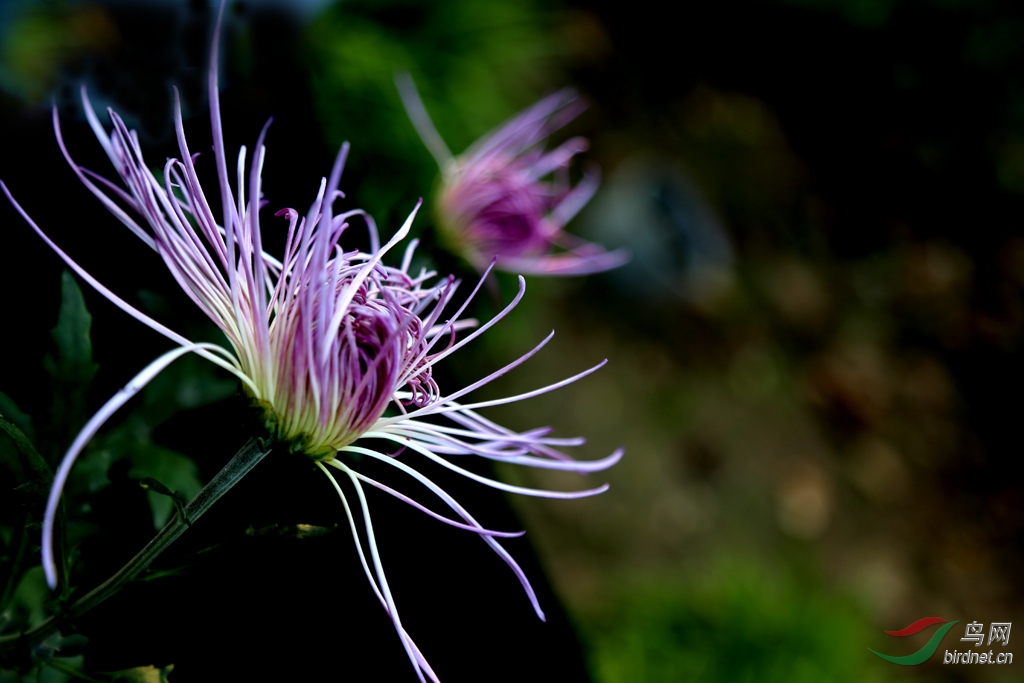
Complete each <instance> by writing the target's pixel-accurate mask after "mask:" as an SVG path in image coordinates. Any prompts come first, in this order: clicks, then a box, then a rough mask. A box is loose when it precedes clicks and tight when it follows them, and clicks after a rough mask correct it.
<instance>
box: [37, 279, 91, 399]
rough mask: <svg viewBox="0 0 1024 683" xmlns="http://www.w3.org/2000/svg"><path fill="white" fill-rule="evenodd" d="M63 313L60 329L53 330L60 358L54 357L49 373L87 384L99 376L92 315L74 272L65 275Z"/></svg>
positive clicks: (62, 289) (60, 314)
mask: <svg viewBox="0 0 1024 683" xmlns="http://www.w3.org/2000/svg"><path fill="white" fill-rule="evenodd" d="M60 285H61V292H60V312H59V313H58V315H57V326H56V327H54V328H53V329H52V330H50V336H51V337H52V338H53V342H54V344H55V345H56V355H55V356H52V357H50V359H49V362H48V363H47V365H48V367H47V370H48V371H49V372H50V374H51V375H53V376H54V378H55V379H60V380H64V381H69V382H74V383H76V384H87V383H88V382H89V381H91V380H92V378H93V375H95V374H96V368H97V365H96V364H95V363H93V362H92V341H91V339H90V338H89V328H90V327H91V326H92V315H90V313H89V310H88V309H87V308H86V307H85V298H84V297H83V296H82V290H81V289H79V288H78V283H76V282H75V278H74V277H72V275H71V273H69V272H68V271H66V270H65V271H64V272H63V273H61V281H60Z"/></svg>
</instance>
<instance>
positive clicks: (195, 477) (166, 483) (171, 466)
mask: <svg viewBox="0 0 1024 683" xmlns="http://www.w3.org/2000/svg"><path fill="white" fill-rule="evenodd" d="M131 461H132V468H131V469H130V470H129V471H128V476H129V477H132V478H134V479H143V478H150V479H155V480H157V481H158V482H161V484H162V485H163V487H164V488H165V489H169V490H171V491H176V492H177V493H178V494H179V495H180V496H181V498H182V499H183V500H185V501H189V500H192V499H193V498H194V497H195V496H196V494H197V493H199V491H200V490H201V489H202V488H203V484H202V482H201V481H199V468H198V467H197V466H196V464H195V462H194V461H193V460H192V458H189V457H188V456H186V455H182V454H181V453H178V452H176V451H172V450H170V449H168V448H161V447H160V446H148V447H145V448H141V449H139V450H137V451H135V452H133V453H132V454H131ZM146 497H147V498H148V499H149V507H150V510H151V511H152V512H153V526H154V527H156V528H157V529H162V528H163V527H164V525H165V524H167V521H168V520H169V519H170V518H171V515H172V514H173V513H174V502H173V501H172V500H171V499H170V498H168V497H167V496H166V495H161V494H159V493H157V492H156V491H153V490H150V491H147V492H146Z"/></svg>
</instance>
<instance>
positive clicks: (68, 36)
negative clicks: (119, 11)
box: [0, 2, 119, 103]
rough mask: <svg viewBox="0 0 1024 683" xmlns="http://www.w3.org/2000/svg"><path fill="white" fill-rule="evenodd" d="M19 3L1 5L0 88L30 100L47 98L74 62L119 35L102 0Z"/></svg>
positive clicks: (100, 49) (98, 49)
mask: <svg viewBox="0 0 1024 683" xmlns="http://www.w3.org/2000/svg"><path fill="white" fill-rule="evenodd" d="M18 5H19V3H15V2H11V3H10V5H9V6H8V7H6V8H3V9H0V89H3V90H6V91H7V92H8V93H11V94H13V95H16V96H18V97H19V98H21V99H24V100H26V101H28V102H32V103H40V102H42V101H44V100H45V99H46V98H47V97H48V95H49V94H50V90H51V89H52V88H53V86H54V85H55V84H56V83H57V82H58V78H59V76H60V71H61V69H62V68H64V67H65V65H66V64H67V63H68V62H72V61H74V60H76V59H79V58H81V57H82V56H83V55H85V54H88V53H95V52H97V51H103V50H107V49H109V48H110V47H111V46H112V45H114V44H116V43H117V41H118V39H119V36H118V33H117V28H116V26H115V24H114V22H113V21H112V19H111V17H110V15H109V13H108V12H106V11H105V10H104V9H103V8H102V7H100V6H98V5H96V4H93V3H63V2H50V3H45V4H35V5H27V6H25V5H23V6H22V7H20V8H19V7H18ZM17 9H23V10H24V11H20V12H19V11H17ZM5 15H8V16H6V17H5ZM12 15H13V16H12ZM5 18H7V19H10V20H9V21H3V20H4V19H5Z"/></svg>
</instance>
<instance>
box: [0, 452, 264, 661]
mask: <svg viewBox="0 0 1024 683" xmlns="http://www.w3.org/2000/svg"><path fill="white" fill-rule="evenodd" d="M270 450H271V449H270V446H268V445H266V444H265V443H264V442H263V441H262V440H260V439H255V438H253V439H249V440H248V441H247V442H246V443H245V445H244V446H242V448H241V449H239V451H238V453H236V454H235V457H233V458H231V460H230V461H229V462H228V464H227V465H225V466H224V469H222V470H221V471H220V472H218V473H217V474H216V475H215V476H214V477H213V479H211V480H210V483H208V484H207V485H206V486H204V487H203V490H202V491H200V492H199V494H198V495H197V496H196V497H195V498H193V499H192V502H191V503H189V504H188V505H186V506H185V508H184V510H183V512H184V515H182V514H181V512H179V513H176V514H175V515H174V517H173V518H172V519H171V521H169V522H168V523H167V525H166V526H165V527H164V528H163V529H161V530H160V531H159V532H158V533H157V535H156V536H154V537H153V540H151V541H150V542H149V543H147V544H146V546H145V547H144V548H143V549H142V550H140V551H139V553H138V554H137V555H136V556H135V557H133V558H132V559H131V560H129V561H128V563H127V564H126V565H124V566H123V567H121V569H120V570H118V572H117V573H116V574H114V575H113V576H111V577H110V578H109V579H107V580H106V581H104V582H103V583H101V584H100V585H99V586H97V587H96V588H94V589H92V590H91V591H89V592H88V593H86V594H85V595H83V596H82V597H81V598H79V599H78V600H76V601H74V602H73V603H71V605H70V606H68V608H67V609H66V610H64V611H63V612H62V613H61V614H59V615H55V616H52V617H50V618H49V619H47V620H46V621H44V622H43V623H41V624H39V625H38V626H36V627H35V628H32V629H29V630H28V631H23V632H21V633H15V634H11V635H9V636H2V637H0V650H6V649H10V648H12V647H16V646H19V645H23V644H25V645H34V644H35V643H38V642H39V641H41V640H43V639H45V638H46V637H47V636H49V635H50V634H51V633H53V632H54V631H56V630H57V628H58V627H59V626H60V623H61V622H63V621H66V620H69V619H74V618H76V617H80V616H82V615H83V614H85V613H86V612H88V611H89V610H90V609H92V608H93V607H95V606H96V605H98V604H100V603H101V602H103V601H104V600H106V599H107V598H109V597H110V596H111V595H113V594H114V593H116V592H117V591H119V590H121V588H123V587H124V586H125V585H126V584H128V583H129V582H131V581H132V580H133V579H134V578H135V577H137V576H138V575H139V574H140V573H141V572H142V571H144V570H145V569H146V567H148V566H149V565H150V564H151V563H152V562H153V560H155V559H156V558H157V557H158V556H159V555H160V553H162V552H163V551H164V550H166V549H167V548H168V547H169V546H170V545H171V544H172V543H174V541H175V540H176V539H177V538H178V537H179V536H181V535H182V534H183V533H185V530H186V529H188V528H189V527H190V526H192V523H193V522H195V521H196V520H197V519H199V518H200V517H201V516H202V515H203V513H204V512H206V511H207V510H209V509H210V506H212V505H213V504H214V503H216V502H217V500H219V499H220V497H221V496H223V495H224V494H225V493H227V492H228V491H229V490H230V489H231V487H233V486H234V485H235V484H237V483H238V481H239V480H240V479H241V478H242V477H244V476H245V475H246V474H247V473H248V472H249V470H251V469H252V468H253V467H255V466H256V464H257V463H258V462H260V461H261V460H262V459H263V458H264V457H266V455H267V454H268V453H270Z"/></svg>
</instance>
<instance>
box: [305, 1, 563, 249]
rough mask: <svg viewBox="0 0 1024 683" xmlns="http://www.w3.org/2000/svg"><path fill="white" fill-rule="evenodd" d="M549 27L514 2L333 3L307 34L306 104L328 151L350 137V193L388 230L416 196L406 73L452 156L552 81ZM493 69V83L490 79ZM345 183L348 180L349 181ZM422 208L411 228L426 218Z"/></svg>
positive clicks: (420, 150) (422, 163)
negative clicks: (309, 100)
mask: <svg viewBox="0 0 1024 683" xmlns="http://www.w3.org/2000/svg"><path fill="white" fill-rule="evenodd" d="M552 30H553V22H552V19H551V17H550V15H548V14H547V13H544V12H541V11H540V10H539V6H538V5H537V3H535V2H532V1H530V2H520V1H516V0H494V1H493V2H480V1H479V0H442V1H441V2H434V3H420V2H411V1H409V0H386V1H385V2H377V1H372V0H344V1H343V2H338V3H335V4H334V5H333V6H332V7H331V8H330V9H329V10H327V11H326V12H324V14H323V15H322V16H320V17H319V18H317V19H316V21H315V22H314V23H313V24H312V25H311V26H310V27H309V28H308V29H307V33H306V35H307V41H306V42H305V44H304V46H305V48H306V51H307V55H306V59H307V64H308V69H309V74H310V79H311V86H312V93H313V97H314V103H315V106H316V108H317V112H318V114H319V117H320V120H321V122H322V125H323V127H324V130H325V134H326V137H327V139H328V141H329V142H330V143H332V144H333V145H334V146H335V147H337V146H340V144H341V142H342V141H344V140H350V141H351V142H352V152H351V154H350V156H349V159H350V161H349V167H350V168H351V169H352V170H353V172H354V174H355V175H356V177H358V178H359V179H360V180H361V182H360V183H359V185H358V188H357V189H354V191H353V192H351V194H352V196H354V197H355V198H356V199H357V204H358V206H361V207H363V208H364V209H366V210H367V211H369V212H370V214H371V215H373V216H374V217H375V218H376V219H377V220H378V222H379V224H380V225H381V226H382V228H383V232H384V234H389V233H390V232H392V231H393V230H394V229H395V228H396V227H397V226H398V225H400V224H401V221H402V220H404V219H405V216H406V215H407V214H408V213H409V211H411V210H412V207H413V206H414V204H415V201H416V198H417V197H423V196H425V195H426V194H427V191H428V190H429V189H430V188H431V187H432V185H433V182H434V180H435V178H436V176H437V172H438V169H437V165H436V163H435V162H434V160H433V158H432V157H431V156H430V154H429V153H428V152H427V150H426V148H425V147H424V146H423V143H422V142H421V141H420V139H419V137H418V136H417V134H416V132H415V130H414V129H413V127H412V124H411V123H410V122H409V119H408V116H407V115H406V113H405V110H404V109H403V107H402V104H401V101H400V99H399V97H398V91H397V89H396V88H395V84H394V74H395V73H396V72H397V71H407V72H409V73H410V74H411V75H412V77H413V79H414V80H415V82H416V85H417V87H418V88H419V91H420V93H421V95H422V97H423V100H424V104H425V105H426V107H427V111H428V112H429V113H430V115H431V118H432V119H433V121H434V124H435V125H436V126H437V129H438V132H439V133H440V134H441V136H442V138H444V140H445V141H446V142H447V143H448V146H449V148H450V149H451V150H452V152H453V153H454V154H458V153H459V152H461V151H462V150H463V149H465V148H466V147H467V146H468V145H469V144H470V143H471V142H473V140H475V139H476V138H477V137H479V136H480V135H482V134H484V133H486V132H487V131H488V130H490V129H491V128H493V127H495V126H497V125H498V124H499V123H500V122H501V121H503V120H504V119H506V118H508V117H509V116H511V115H513V114H514V113H516V112H517V111H518V110H519V109H520V108H522V107H524V106H526V105H528V104H531V103H532V102H533V101H534V100H535V99H537V98H538V96H539V95H540V94H542V93H543V92H544V90H545V89H550V88H551V87H552V86H553V85H560V84H559V83H552V82H551V80H550V75H549V74H550V73H551V72H552V71H553V70H554V68H555V66H554V59H553V58H554V56H555V54H556V52H557V49H558V48H557V46H556V45H555V44H554V43H553V42H552V37H553V36H552ZM496 73H501V74H502V77H501V78H495V77H494V75H495V74H496ZM349 187H351V185H350V186H349ZM430 214H431V207H430V206H429V199H428V206H427V207H426V210H425V211H423V212H421V214H420V215H421V218H419V219H418V220H417V227H418V228H421V229H422V228H423V226H424V224H429V222H430Z"/></svg>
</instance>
